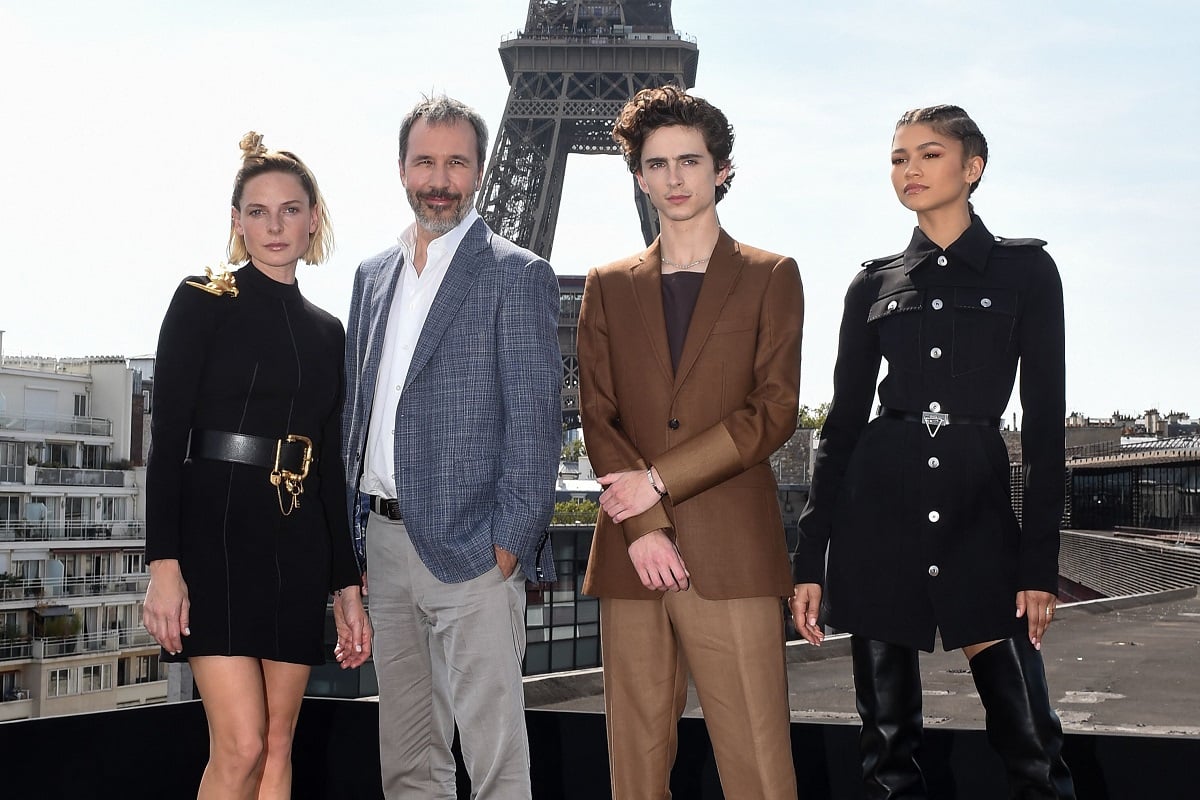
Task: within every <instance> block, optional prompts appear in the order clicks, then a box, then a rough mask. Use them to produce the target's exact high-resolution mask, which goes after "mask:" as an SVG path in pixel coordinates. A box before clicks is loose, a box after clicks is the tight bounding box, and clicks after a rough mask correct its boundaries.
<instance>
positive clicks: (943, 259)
mask: <svg viewBox="0 0 1200 800" xmlns="http://www.w3.org/2000/svg"><path fill="white" fill-rule="evenodd" d="M949 263H950V260H949V259H947V258H946V257H945V256H938V259H937V265H938V266H939V267H944V266H946V265H947V264H949Z"/></svg>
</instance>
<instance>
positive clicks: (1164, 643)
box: [525, 587, 1200, 737]
mask: <svg viewBox="0 0 1200 800" xmlns="http://www.w3.org/2000/svg"><path fill="white" fill-rule="evenodd" d="M1057 616H1058V619H1057V621H1056V622H1055V623H1054V625H1053V626H1052V627H1051V629H1050V632H1049V633H1048V634H1047V638H1046V643H1045V645H1044V646H1043V649H1042V654H1043V657H1044V659H1045V662H1046V674H1047V679H1048V681H1049V685H1050V693H1051V701H1052V702H1053V704H1054V707H1055V708H1056V709H1057V711H1058V714H1059V716H1060V717H1061V718H1062V721H1063V726H1064V728H1066V729H1067V730H1068V731H1071V730H1073V731H1088V732H1098V733H1123V734H1147V735H1168V736H1189V737H1200V598H1198V597H1197V591H1196V588H1195V587H1193V588H1190V589H1182V590H1177V591H1171V592H1159V593H1156V594H1152V595H1139V596H1135V597H1126V598H1115V599H1106V600H1096V601H1091V602H1087V603H1075V604H1070V605H1068V604H1062V605H1060V606H1059V614H1058V615H1057ZM921 672H922V682H923V689H924V695H925V724H926V725H927V726H930V727H935V726H948V727H952V728H968V729H969V728H980V729H982V728H983V723H984V718H983V707H982V705H981V704H980V702H979V695H978V693H977V692H976V691H975V685H974V683H973V681H972V680H971V674H970V672H969V671H968V670H967V664H966V659H965V658H964V657H963V655H962V653H961V652H960V651H957V650H955V651H952V652H949V653H946V652H942V651H941V650H937V651H935V652H933V653H931V654H926V653H922V654H921ZM788 681H789V687H790V704H791V710H792V720H793V721H814V722H823V723H834V724H837V723H844V724H847V725H857V724H858V715H857V713H856V712H855V710H854V684H853V679H852V677H851V665H850V642H849V637H847V636H832V637H829V638H828V639H826V643H825V645H824V646H823V647H820V648H815V647H812V646H810V645H808V644H807V643H806V642H793V643H789V645H788ZM525 694H526V705H527V706H528V707H529V708H544V709H548V710H560V711H570V710H574V711H586V712H597V713H603V712H604V697H603V686H602V682H601V677H600V670H599V669H596V670H582V671H579V672H574V673H560V674H555V675H549V676H542V677H537V678H529V679H526V685H525ZM685 714H687V715H690V716H702V714H701V712H700V705H699V702H698V701H697V699H696V696H695V692H694V691H693V692H691V693H690V694H689V698H688V706H687V710H686V711H685Z"/></svg>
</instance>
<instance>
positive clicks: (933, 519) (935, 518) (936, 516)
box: [929, 511, 942, 522]
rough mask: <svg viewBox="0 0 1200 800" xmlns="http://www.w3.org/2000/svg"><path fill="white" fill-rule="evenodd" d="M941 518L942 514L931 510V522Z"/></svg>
mask: <svg viewBox="0 0 1200 800" xmlns="http://www.w3.org/2000/svg"><path fill="white" fill-rule="evenodd" d="M941 518H942V515H941V514H939V513H938V512H936V511H930V512H929V521H930V522H937V521H938V520H939V519H941Z"/></svg>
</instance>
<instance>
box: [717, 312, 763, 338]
mask: <svg viewBox="0 0 1200 800" xmlns="http://www.w3.org/2000/svg"><path fill="white" fill-rule="evenodd" d="M757 327H758V318H757V317H754V316H750V315H743V316H739V317H728V318H722V319H719V320H717V321H716V322H714V323H713V326H712V333H713V336H717V335H720V334H722V333H737V332H738V331H752V330H755V329H756V328H757Z"/></svg>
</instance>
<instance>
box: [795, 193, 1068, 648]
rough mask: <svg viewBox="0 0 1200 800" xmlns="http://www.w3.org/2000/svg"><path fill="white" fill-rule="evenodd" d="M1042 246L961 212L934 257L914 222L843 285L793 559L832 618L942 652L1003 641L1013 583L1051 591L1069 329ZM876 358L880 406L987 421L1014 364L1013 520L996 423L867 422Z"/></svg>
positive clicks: (1008, 388)
mask: <svg viewBox="0 0 1200 800" xmlns="http://www.w3.org/2000/svg"><path fill="white" fill-rule="evenodd" d="M1044 245H1045V242H1043V241H1040V240H1037V239H1002V238H1000V237H999V236H993V235H992V234H991V233H989V232H988V230H987V228H985V227H984V225H983V222H982V221H981V220H980V219H979V218H978V217H975V216H974V215H972V220H971V225H970V227H969V228H968V229H967V230H966V231H965V232H964V233H963V234H962V236H960V237H959V238H958V240H957V241H955V242H954V243H953V244H951V245H950V247H948V248H946V249H945V250H942V249H941V248H940V247H938V246H937V245H936V244H934V243H933V242H931V241H930V240H929V239H928V238H927V237H926V236H925V235H924V234H923V233H922V232H921V230H920V228H917V229H916V230H915V231H914V232H913V237H912V241H911V242H910V243H909V245H908V248H907V249H906V250H905V251H904V252H903V253H899V254H897V255H894V256H889V257H887V258H882V259H876V260H874V261H868V262H866V263H865V264H864V265H863V267H864V268H863V270H862V271H861V272H860V273H859V274H858V275H857V276H856V277H855V278H854V280H853V282H852V283H851V284H850V289H849V291H848V292H847V293H846V300H845V311H844V314H843V317H842V324H841V331H840V338H839V342H838V356H837V363H836V366H835V368H834V395H833V402H832V405H831V407H830V409H829V414H828V417H827V418H826V421H825V426H824V428H823V429H822V431H821V442H820V446H819V449H818V452H817V459H816V469H815V472H814V475H813V481H812V490H811V493H810V495H809V502H808V506H807V507H806V508H805V510H804V513H803V514H802V516H801V518H800V534H801V536H800V545H799V548H798V551H797V553H796V558H795V562H794V577H795V579H796V582H797V583H821V584H824V585H825V592H824V598H823V606H824V613H825V620H826V621H827V623H828V624H829V625H831V626H833V627H834V628H836V629H838V630H842V631H849V632H851V633H855V634H858V635H861V636H866V637H868V638H872V639H878V640H882V641H888V642H894V643H897V644H903V645H907V646H910V647H915V648H920V649H922V650H927V651H931V650H932V649H933V647H934V634H935V631H938V630H940V632H941V637H942V644H943V646H944V647H945V648H946V649H953V648H958V647H962V646H964V645H968V644H973V643H976V642H981V641H989V640H993V639H1004V638H1008V637H1009V636H1012V635H1013V631H1014V623H1013V618H1014V614H1015V606H1014V601H1015V597H1016V593H1017V591H1019V590H1023V589H1039V590H1042V591H1047V592H1055V591H1056V590H1057V584H1058V537H1059V528H1058V525H1059V520H1060V518H1061V516H1062V505H1063V486H1064V479H1063V475H1064V453H1063V440H1064V435H1063V418H1064V415H1065V408H1064V405H1065V401H1064V387H1065V379H1064V373H1065V367H1064V343H1063V340H1064V323H1063V300H1062V282H1061V280H1060V278H1059V274H1058V268H1057V267H1056V266H1055V264H1054V261H1053V259H1051V258H1050V256H1049V254H1047V253H1046V252H1045V251H1044V250H1043V249H1042V248H1043V246H1044ZM881 357H882V358H886V359H887V362H888V370H887V376H886V377H885V378H884V380H883V381H882V383H880V384H879V387H878V388H879V399H880V403H881V404H882V405H883V406H884V407H885V408H888V409H894V410H896V411H900V412H910V413H911V414H914V415H920V414H921V413H922V412H926V411H931V412H938V413H942V414H949V415H950V416H951V418H952V419H953V418H956V417H970V418H991V419H995V420H997V421H998V419H999V418H1000V417H1001V416H1002V415H1003V414H1004V411H1005V408H1006V407H1007V405H1008V401H1009V397H1010V395H1011V394H1012V388H1013V383H1014V379H1015V376H1016V372H1017V365H1018V362H1019V363H1020V367H1021V370H1020V371H1021V390H1020V391H1021V406H1022V412H1023V419H1022V426H1021V445H1022V450H1023V457H1024V465H1025V473H1026V488H1025V495H1024V505H1023V511H1022V523H1021V524H1018V522H1017V519H1016V516H1015V514H1014V513H1013V510H1012V505H1011V503H1010V500H1009V459H1008V452H1007V449H1006V448H1005V446H1004V442H1003V439H1002V438H1001V435H1000V432H999V430H998V428H997V427H996V425H990V426H989V425H985V424H948V425H941V426H938V425H937V424H936V423H935V424H930V425H926V424H923V423H922V422H920V421H905V420H902V419H896V418H892V417H890V416H886V415H885V416H880V417H876V418H875V419H872V420H870V421H869V422H868V419H869V417H870V412H871V401H872V399H873V397H874V394H875V388H876V380H877V378H878V375H879V367H880V358H881ZM827 545H828V574H826V558H825V557H826V546H827Z"/></svg>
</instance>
